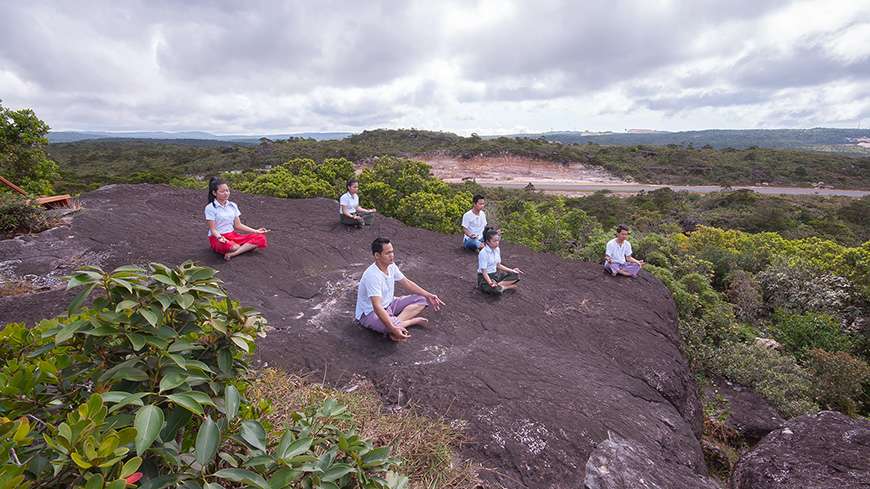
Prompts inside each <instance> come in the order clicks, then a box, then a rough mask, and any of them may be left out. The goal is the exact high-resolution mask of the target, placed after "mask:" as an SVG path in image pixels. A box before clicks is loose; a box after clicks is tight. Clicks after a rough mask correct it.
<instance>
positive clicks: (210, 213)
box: [205, 200, 242, 236]
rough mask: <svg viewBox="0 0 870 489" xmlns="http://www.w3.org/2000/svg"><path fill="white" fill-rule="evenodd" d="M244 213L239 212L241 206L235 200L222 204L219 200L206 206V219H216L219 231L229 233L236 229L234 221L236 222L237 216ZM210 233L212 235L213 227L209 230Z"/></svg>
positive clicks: (216, 226) (215, 222)
mask: <svg viewBox="0 0 870 489" xmlns="http://www.w3.org/2000/svg"><path fill="white" fill-rule="evenodd" d="M241 214H242V213H241V212H239V206H237V205H236V204H235V202H230V201H229V200H228V201H227V203H226V204H224V205H220V204H219V203H218V201H217V200H215V201H214V202H213V203H211V204H208V205H207V206H205V219H206V220H207V221H214V225H215V228H216V229H217V232H219V233H221V234H223V233H229V232H231V231H233V230H234V229H235V226H234V225H233V223H235V222H236V217H238V216H240V215H241ZM208 235H209V236H211V229H209V230H208Z"/></svg>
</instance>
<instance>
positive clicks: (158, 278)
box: [151, 273, 178, 287]
mask: <svg viewBox="0 0 870 489" xmlns="http://www.w3.org/2000/svg"><path fill="white" fill-rule="evenodd" d="M151 278H153V279H154V280H156V281H158V282H160V283H163V284H166V285H169V286H170V287H176V286H178V284H177V283H175V281H174V280H172V279H171V278H170V277H167V276H166V275H163V274H160V273H155V274H153V275H151Z"/></svg>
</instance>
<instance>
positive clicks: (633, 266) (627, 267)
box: [604, 262, 640, 277]
mask: <svg viewBox="0 0 870 489" xmlns="http://www.w3.org/2000/svg"><path fill="white" fill-rule="evenodd" d="M604 269H605V270H607V271H608V272H610V273H618V272H619V271H620V270H624V271H626V272H628V274H629V275H631V276H632V277H636V276H637V274H638V273H640V265H638V264H637V263H628V262H625V263H616V262H610V263H605V264H604Z"/></svg>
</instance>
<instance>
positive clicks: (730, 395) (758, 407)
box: [704, 379, 785, 445]
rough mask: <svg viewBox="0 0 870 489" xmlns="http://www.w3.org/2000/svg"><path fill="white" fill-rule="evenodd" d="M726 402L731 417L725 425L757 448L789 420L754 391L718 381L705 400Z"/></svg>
mask: <svg viewBox="0 0 870 489" xmlns="http://www.w3.org/2000/svg"><path fill="white" fill-rule="evenodd" d="M720 399H721V400H723V401H724V402H725V406H724V409H725V410H726V412H727V414H728V417H727V418H726V419H725V421H724V424H725V426H726V427H728V428H730V429H731V430H734V432H735V433H737V435H738V436H739V437H740V440H738V441H743V442H746V443H748V444H750V445H755V444H756V443H758V442H759V440H761V439H762V438H764V436H765V435H767V434H768V433H770V432H771V431H773V430H775V429H777V428H780V427H782V425H783V423H785V420H784V419H783V418H782V416H780V415H779V413H777V412H776V410H775V409H773V407H771V406H770V404H769V403H768V402H767V401H766V400H765V399H764V398H763V397H761V396H759V395H758V394H756V393H755V392H753V391H752V390H751V389H749V388H747V387H744V386H742V385H739V384H732V383H730V382H728V381H726V380H723V379H718V380H714V381H713V382H712V384H711V385H710V386H708V387H707V388H705V389H704V401H705V402H713V403H716V402H718V401H719V400H720Z"/></svg>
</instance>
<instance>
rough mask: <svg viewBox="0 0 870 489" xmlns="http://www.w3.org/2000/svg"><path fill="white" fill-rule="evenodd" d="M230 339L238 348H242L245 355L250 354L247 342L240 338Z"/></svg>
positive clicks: (233, 337)
mask: <svg viewBox="0 0 870 489" xmlns="http://www.w3.org/2000/svg"><path fill="white" fill-rule="evenodd" d="M230 339H231V340H232V341H233V343H235V344H236V346H238V347H239V348H241V349H242V350H243V351H244V352H245V353H250V349H249V347H248V342H247V341H245V340H243V339H242V338H239V337H238V336H232V337H231V338H230Z"/></svg>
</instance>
